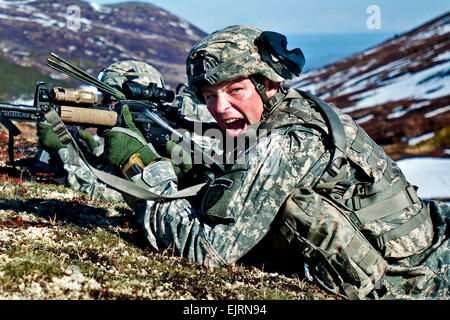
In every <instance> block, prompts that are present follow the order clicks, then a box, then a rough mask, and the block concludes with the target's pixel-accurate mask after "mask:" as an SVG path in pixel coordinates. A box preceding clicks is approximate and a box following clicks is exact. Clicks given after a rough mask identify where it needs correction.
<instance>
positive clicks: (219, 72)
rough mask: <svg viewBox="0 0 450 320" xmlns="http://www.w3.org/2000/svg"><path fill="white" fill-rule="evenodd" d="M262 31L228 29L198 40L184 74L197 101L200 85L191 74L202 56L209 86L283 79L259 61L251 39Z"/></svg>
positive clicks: (243, 27)
mask: <svg viewBox="0 0 450 320" xmlns="http://www.w3.org/2000/svg"><path fill="white" fill-rule="evenodd" d="M260 34H261V30H259V29H257V28H253V27H249V26H231V27H228V28H225V29H223V30H219V31H216V32H213V33H211V34H210V35H208V36H206V37H205V38H204V39H203V40H201V41H199V42H198V43H197V44H196V45H195V46H194V47H193V48H192V50H191V52H190V53H189V56H188V59H187V61H186V71H187V77H188V82H189V87H190V88H191V89H192V90H193V91H194V94H195V95H196V96H197V98H198V99H199V100H200V101H203V97H202V96H201V95H200V94H199V90H200V89H201V87H200V86H201V85H205V84H204V83H203V82H198V81H197V79H196V78H195V77H197V76H198V75H197V72H196V74H195V75H194V65H195V61H196V59H201V56H200V54H204V55H205V58H204V59H205V63H206V68H207V70H205V72H204V73H203V74H204V78H205V80H206V82H207V84H208V85H213V84H216V83H220V82H224V81H230V80H234V79H239V78H246V77H248V76H251V75H260V76H263V77H265V78H267V79H270V80H272V81H274V82H281V81H283V80H285V79H284V78H283V77H281V76H280V75H278V74H277V73H276V72H275V71H274V70H273V69H272V68H271V67H270V66H269V65H268V64H267V63H266V62H264V61H262V60H261V58H260V56H259V53H258V51H257V48H256V46H255V44H254V40H255V38H256V37H257V36H259V35H260Z"/></svg>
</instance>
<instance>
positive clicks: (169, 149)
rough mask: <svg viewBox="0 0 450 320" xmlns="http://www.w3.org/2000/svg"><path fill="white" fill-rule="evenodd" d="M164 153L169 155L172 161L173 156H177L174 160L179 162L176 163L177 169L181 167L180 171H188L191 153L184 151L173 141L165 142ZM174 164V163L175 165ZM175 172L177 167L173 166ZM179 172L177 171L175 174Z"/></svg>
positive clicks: (190, 163) (190, 165)
mask: <svg viewBox="0 0 450 320" xmlns="http://www.w3.org/2000/svg"><path fill="white" fill-rule="evenodd" d="M166 153H167V154H168V155H169V157H170V158H171V159H172V161H174V160H175V159H174V158H175V157H176V158H178V159H177V160H178V161H176V162H177V163H179V162H180V160H181V163H180V164H179V165H177V167H179V169H181V171H182V172H183V173H186V172H188V171H189V170H191V169H192V158H191V155H190V154H189V153H188V152H186V151H185V150H184V149H183V148H182V147H180V146H179V145H178V144H176V143H175V142H173V141H168V142H167V143H166ZM175 166H176V165H174V167H175ZM175 172H177V168H175ZM178 175H179V174H178V173H177V176H178Z"/></svg>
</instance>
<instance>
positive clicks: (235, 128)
mask: <svg viewBox="0 0 450 320" xmlns="http://www.w3.org/2000/svg"><path fill="white" fill-rule="evenodd" d="M223 126H224V128H225V132H226V134H227V135H229V136H232V137H236V136H238V135H240V134H242V133H244V132H245V129H246V128H247V123H246V121H245V119H243V118H233V119H227V120H224V121H223Z"/></svg>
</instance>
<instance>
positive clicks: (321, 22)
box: [87, 0, 450, 34]
mask: <svg viewBox="0 0 450 320" xmlns="http://www.w3.org/2000/svg"><path fill="white" fill-rule="evenodd" d="M87 1H89V2H96V3H98V4H110V3H118V2H127V1H121V0H87ZM140 2H148V3H151V4H154V5H156V6H158V7H160V8H163V9H165V10H167V11H169V12H171V13H173V14H175V15H177V16H179V17H181V18H183V19H185V20H187V21H189V22H190V23H192V24H194V25H196V26H197V27H199V28H200V29H202V30H203V31H205V32H212V31H214V30H218V29H221V28H223V27H226V26H229V25H233V24H246V25H252V26H255V27H258V28H260V29H263V30H272V31H278V32H281V33H284V34H302V33H353V32H357V33H364V32H372V33H373V32H390V33H392V32H399V33H401V32H405V31H408V30H410V29H412V28H414V27H416V26H418V25H420V24H422V23H424V22H426V21H428V20H430V19H432V18H434V17H437V16H438V15H441V14H443V13H445V12H448V11H450V1H449V0H415V1H412V0H409V1H407V0H390V1H389V0H341V1H336V0H308V1H305V0H258V1H256V0H221V1H218V0H149V1H145V0H141V1H140ZM371 5H376V6H378V7H379V8H380V22H381V23H380V25H381V28H380V29H372V30H369V29H368V27H367V24H366V22H367V19H368V18H369V17H370V15H371V13H367V12H366V10H367V8H368V7H369V6H371Z"/></svg>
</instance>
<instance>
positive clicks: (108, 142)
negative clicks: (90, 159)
mask: <svg viewBox="0 0 450 320" xmlns="http://www.w3.org/2000/svg"><path fill="white" fill-rule="evenodd" d="M122 117H123V120H124V121H123V126H124V127H123V128H122V127H114V128H112V129H111V130H108V131H106V132H105V133H103V138H104V139H105V151H104V158H105V161H106V162H107V163H108V164H110V165H112V166H115V167H121V166H123V165H124V164H125V163H126V162H127V161H128V159H129V158H130V157H131V156H132V155H133V154H136V153H137V154H139V158H140V159H141V161H142V163H143V164H144V166H147V165H148V164H149V163H151V162H153V161H155V160H158V159H160V158H161V157H160V156H159V155H158V154H157V153H156V151H155V150H151V149H150V147H149V146H148V144H147V142H146V141H145V138H144V136H143V135H142V133H141V132H140V131H139V129H138V128H137V127H136V125H135V124H134V123H133V119H132V117H131V112H130V109H129V107H128V106H127V105H125V106H124V107H123V110H122Z"/></svg>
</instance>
